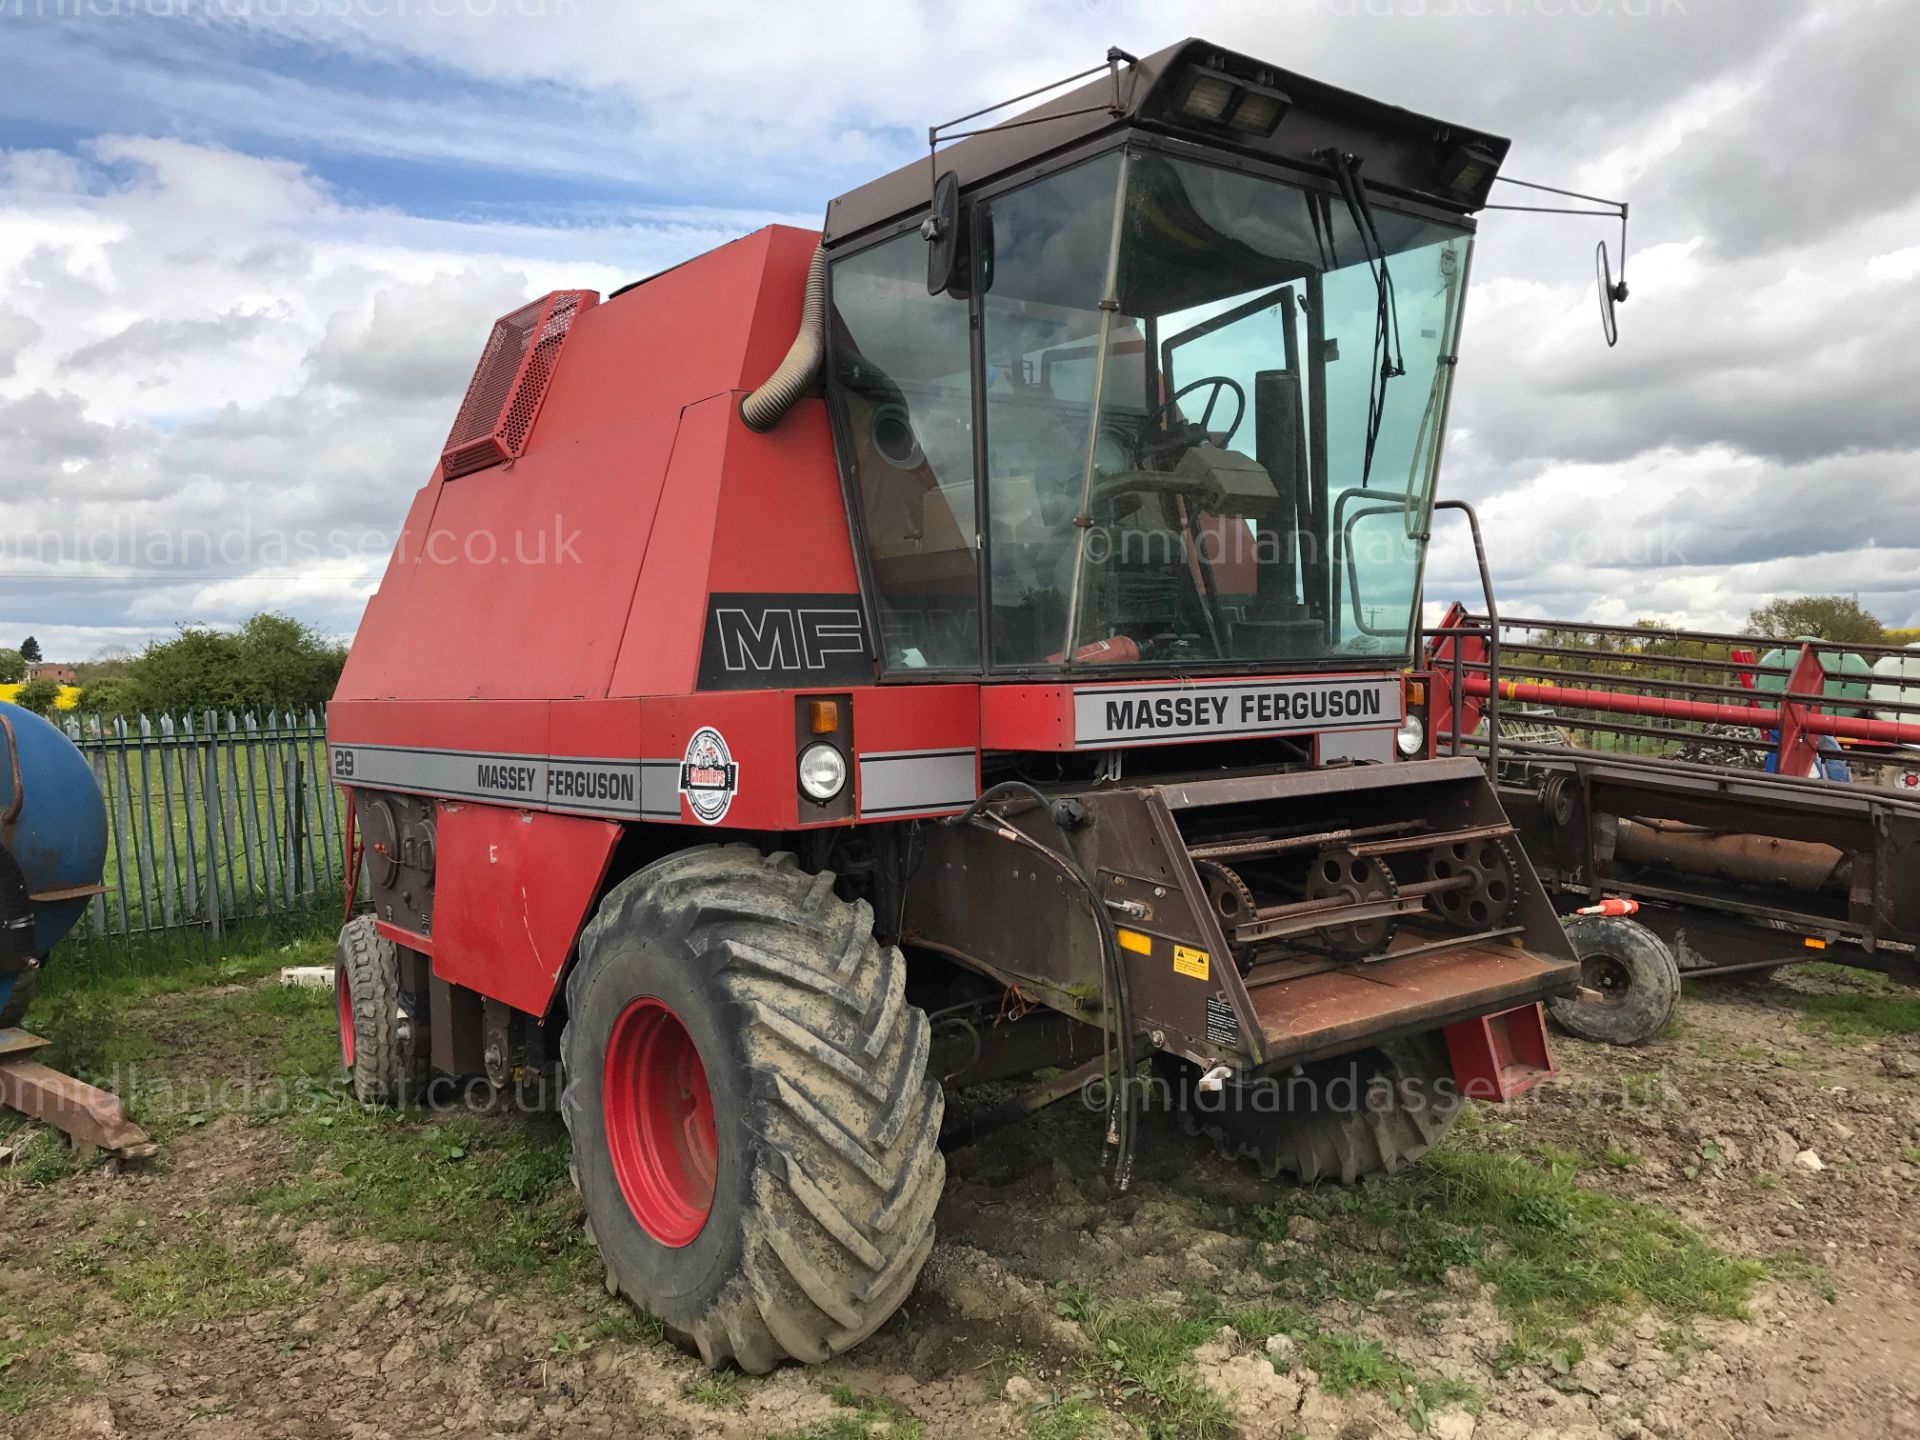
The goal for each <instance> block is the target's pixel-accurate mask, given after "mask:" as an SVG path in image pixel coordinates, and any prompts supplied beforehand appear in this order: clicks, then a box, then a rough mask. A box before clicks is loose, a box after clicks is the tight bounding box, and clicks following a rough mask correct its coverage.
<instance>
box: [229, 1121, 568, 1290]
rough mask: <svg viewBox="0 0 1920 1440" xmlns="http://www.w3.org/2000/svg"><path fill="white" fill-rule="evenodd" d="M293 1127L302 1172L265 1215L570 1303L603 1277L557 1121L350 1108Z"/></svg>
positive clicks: (267, 1196) (273, 1191)
mask: <svg viewBox="0 0 1920 1440" xmlns="http://www.w3.org/2000/svg"><path fill="white" fill-rule="evenodd" d="M291 1123H292V1127H293V1130H294V1133H295V1134H296V1135H297V1136H298V1137H299V1139H300V1145H299V1148H298V1149H297V1151H296V1153H295V1155H294V1158H293V1168H294V1170H295V1172H296V1173H295V1174H294V1175H293V1176H291V1177H290V1178H288V1179H286V1180H283V1181H280V1182H279V1183H277V1184H273V1185H270V1186H267V1187H265V1188H264V1189H262V1190H259V1191H256V1192H254V1193H253V1194H252V1196H251V1197H250V1198H251V1200H252V1201H253V1203H254V1205H255V1206H256V1207H258V1208H259V1209H260V1210H261V1211H263V1212H264V1213H266V1214H269V1215H292V1216H298V1217H301V1218H303V1219H308V1220H321V1221H325V1222H328V1223H330V1224H331V1225H332V1226H333V1228H334V1229H335V1230H336V1231H337V1232H338V1233H340V1234H343V1235H345V1234H355V1235H362V1236H368V1237H371V1238H373V1239H376V1240H385V1241H389V1242H391V1243H393V1244H395V1245H400V1246H403V1247H407V1249H408V1250H409V1251H411V1252H412V1253H413V1254H414V1255H415V1256H416V1259H417V1263H419V1264H420V1265H422V1266H423V1267H424V1268H426V1269H428V1270H431V1269H433V1268H434V1267H435V1265H436V1263H437V1261H438V1260H439V1258H440V1255H441V1254H442V1253H445V1254H451V1255H452V1256H455V1257H457V1258H458V1259H459V1260H460V1261H461V1262H463V1263H464V1264H465V1265H466V1266H468V1267H469V1268H470V1269H472V1270H473V1271H474V1272H476V1273H477V1274H479V1275H480V1276H482V1277H486V1278H489V1279H505V1278H509V1277H516V1276H518V1277H531V1276H536V1275H537V1276H540V1277H542V1278H543V1279H545V1280H546V1281H547V1282H548V1283H549V1284H550V1285H552V1287H553V1288H554V1289H555V1290H556V1291H561V1292H564V1291H566V1290H570V1289H572V1288H573V1287H574V1286H575V1285H577V1284H578V1283H579V1282H581V1281H582V1280H584V1279H585V1278H587V1276H588V1275H589V1273H590V1272H591V1270H592V1268H593V1264H594V1256H593V1247H592V1246H590V1245H589V1244H588V1243H587V1241H586V1237H585V1235H584V1234H583V1233H582V1231H581V1227H580V1207H579V1202H578V1198H577V1197H576V1196H575V1194H574V1191H573V1186H572V1184H571V1183H570V1182H569V1180H568V1178H567V1157H568V1147H567V1138H566V1134H565V1132H564V1131H563V1130H562V1129H561V1128H560V1125H559V1122H558V1121H555V1120H546V1119H535V1118H523V1117H501V1116H482V1115H469V1114H463V1113H453V1114H445V1115H431V1116H430V1115H428V1114H427V1113H425V1112H423V1111H401V1112H398V1113H395V1112H391V1111H376V1110H363V1109H361V1108H360V1107H359V1106H357V1105H354V1104H351V1103H349V1102H347V1101H345V1100H340V1101H337V1102H336V1103H335V1104H334V1105H333V1106H331V1107H330V1108H326V1109H318V1110H315V1111H312V1112H310V1113H306V1114H301V1115H297V1116H295V1117H294V1118H293V1120H292V1122H291ZM422 1247H426V1248H424V1249H423V1248H422Z"/></svg>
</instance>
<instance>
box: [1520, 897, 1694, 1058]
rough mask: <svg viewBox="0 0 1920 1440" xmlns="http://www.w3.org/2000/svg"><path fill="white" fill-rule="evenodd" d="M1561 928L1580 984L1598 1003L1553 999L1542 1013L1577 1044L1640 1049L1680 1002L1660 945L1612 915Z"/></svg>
mask: <svg viewBox="0 0 1920 1440" xmlns="http://www.w3.org/2000/svg"><path fill="white" fill-rule="evenodd" d="M1563 928H1564V929H1565V930H1566V932H1567V939H1568V941H1569V942H1570V943H1571V944H1572V945H1573V953H1574V956H1575V958H1577V959H1578V960H1579V961H1580V983H1581V984H1582V985H1583V986H1585V987H1586V988H1587V989H1589V990H1596V991H1598V992H1599V994H1600V998H1599V999H1598V1000H1583V999H1581V998H1580V997H1579V996H1577V995H1563V996H1558V997H1556V998H1555V999H1552V1000H1549V1001H1548V1002H1547V1013H1548V1014H1550V1015H1551V1016H1553V1018H1554V1020H1555V1021H1556V1022H1557V1023H1558V1024H1559V1025H1560V1027H1561V1028H1562V1029H1564V1030H1565V1031H1567V1033H1568V1034H1570V1035H1575V1036H1578V1037H1579V1038H1580V1039H1582V1040H1597V1041H1601V1042H1603V1043H1605V1044H1608V1045H1644V1044H1645V1043H1646V1042H1647V1041H1649V1040H1651V1039H1652V1038H1653V1037H1654V1036H1655V1035H1658V1034H1659V1033H1660V1031H1661V1029H1662V1027H1664V1026H1665V1025H1666V1023H1667V1021H1668V1020H1670V1019H1672V1018H1673V1007H1674V1006H1675V1005H1676V1004H1678V1003H1679V1000H1680V966H1679V965H1678V963H1676V962H1675V960H1674V958H1673V952H1672V951H1671V950H1669V949H1668V948H1667V944H1666V942H1665V941H1664V940H1662V939H1661V938H1660V937H1659V936H1658V935H1656V934H1654V933H1653V931H1651V930H1649V929H1648V928H1647V927H1646V926H1644V925H1642V924H1641V923H1640V922H1639V921H1637V920H1628V919H1626V918H1624V917H1622V916H1616V915H1573V916H1570V917H1568V918H1567V919H1566V920H1565V921H1564V922H1563Z"/></svg>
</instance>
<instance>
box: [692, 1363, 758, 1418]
mask: <svg viewBox="0 0 1920 1440" xmlns="http://www.w3.org/2000/svg"><path fill="white" fill-rule="evenodd" d="M746 1388H747V1377H746V1376H744V1375H742V1374H741V1373H740V1372H739V1371H738V1370H717V1371H715V1372H714V1373H713V1374H711V1375H701V1376H699V1377H698V1378H696V1379H693V1380H689V1381H688V1382H687V1383H686V1384H685V1385H683V1386H682V1387H681V1389H680V1393H681V1394H682V1395H684V1396H686V1397H687V1399H689V1400H691V1401H693V1403H694V1404H696V1405H710V1406H712V1407H713V1408H714V1409H716V1410H725V1409H731V1408H732V1407H733V1406H735V1405H738V1404H739V1403H740V1401H741V1397H742V1396H743V1394H744V1393H745V1391H746Z"/></svg>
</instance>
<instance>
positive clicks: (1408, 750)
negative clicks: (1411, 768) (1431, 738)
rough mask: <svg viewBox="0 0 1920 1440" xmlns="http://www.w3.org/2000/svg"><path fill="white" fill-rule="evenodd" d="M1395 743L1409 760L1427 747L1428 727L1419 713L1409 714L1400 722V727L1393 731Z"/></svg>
mask: <svg viewBox="0 0 1920 1440" xmlns="http://www.w3.org/2000/svg"><path fill="white" fill-rule="evenodd" d="M1393 744H1394V748H1395V749H1397V750H1398V751H1399V752H1400V753H1401V754H1402V755H1403V756H1405V757H1406V758H1407V759H1409V760H1411V759H1412V758H1413V757H1414V756H1416V755H1418V754H1419V753H1420V752H1421V751H1422V750H1424V749H1426V748H1427V727H1426V726H1425V725H1423V724H1421V723H1420V717H1419V716H1418V715H1409V716H1407V718H1406V719H1404V720H1402V721H1401V722H1400V728H1399V729H1398V730H1396V731H1394V732H1393Z"/></svg>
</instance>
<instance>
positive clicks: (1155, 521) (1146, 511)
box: [832, 148, 1470, 669]
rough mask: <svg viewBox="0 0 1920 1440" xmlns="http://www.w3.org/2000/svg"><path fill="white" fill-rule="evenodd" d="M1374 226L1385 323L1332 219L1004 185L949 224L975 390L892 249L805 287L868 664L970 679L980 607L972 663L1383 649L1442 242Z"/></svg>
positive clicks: (1325, 654) (1315, 211) (1348, 227)
mask: <svg viewBox="0 0 1920 1440" xmlns="http://www.w3.org/2000/svg"><path fill="white" fill-rule="evenodd" d="M1374 220H1375V224H1376V227H1377V229H1378V232H1379V235H1380V240H1381V248H1382V250H1384V251H1385V253H1386V259H1387V266H1386V268H1387V271H1388V274H1389V276H1390V282H1391V285H1392V288H1393V297H1394V301H1395V303H1394V305H1393V307H1392V311H1391V319H1392V320H1393V321H1394V322H1397V323H1395V324H1393V325H1392V326H1391V329H1390V328H1389V324H1388V319H1389V310H1388V306H1387V301H1386V298H1385V296H1384V293H1383V290H1384V285H1383V281H1382V276H1381V267H1379V266H1376V265H1370V264H1369V263H1368V258H1367V256H1366V253H1365V251H1364V250H1363V248H1362V243H1361V232H1360V231H1359V230H1358V229H1356V227H1355V224H1354V221H1353V218H1352V217H1351V216H1350V215H1349V213H1348V211H1347V208H1346V206H1345V205H1344V203H1343V202H1342V201H1341V200H1340V199H1339V198H1338V196H1337V195H1334V194H1331V193H1328V194H1324V195H1323V194H1321V193H1320V192H1318V191H1308V190H1304V189H1301V188H1298V187H1296V186H1292V185H1289V184H1286V183H1283V182H1280V181H1277V180H1272V179H1268V178H1264V177H1261V176H1257V175H1253V174H1250V173H1247V172H1244V171H1240V170H1232V169H1227V168H1224V167H1219V166H1215V165H1210V164H1205V163H1201V162H1197V161H1192V160H1187V159H1183V158H1178V157H1174V156H1170V155H1167V154H1165V153H1163V152H1160V151H1158V150H1150V149H1144V148H1141V149H1129V150H1126V151H1115V152H1110V153H1108V154H1106V155H1103V156H1099V157H1097V158H1095V159H1092V160H1089V161H1086V162H1083V163H1081V164H1080V165H1078V166H1075V167H1073V168H1071V169H1068V170H1064V171H1061V172H1059V173H1057V174H1055V175H1052V176H1048V177H1046V178H1044V179H1040V180H1036V181H1034V182H1032V183H1031V184H1028V185H1025V186H1022V187H1020V188H1018V189H1015V190H1011V191H1008V192H1006V193H1004V194H1002V195H999V196H996V197H993V198H992V199H990V200H987V201H983V202H981V204H980V207H979V213H978V215H977V217H976V221H975V227H974V231H973V237H974V247H973V248H974V252H975V253H974V256H973V265H974V286H975V289H976V292H977V294H976V295H975V296H974V297H972V300H971V304H972V306H973V307H974V308H975V309H977V311H978V316H979V333H980V338H981V346H980V351H981V354H980V356H979V361H980V363H979V364H978V366H977V373H976V368H975V367H974V366H972V365H971V364H970V363H969V339H968V327H969V325H970V323H971V322H970V314H969V302H968V301H967V300H964V299H959V298H956V297H953V296H949V295H941V296H929V295H927V293H926V288H925V284H924V261H925V255H924V242H920V241H919V239H918V237H917V236H914V235H911V234H909V235H906V236H902V237H899V239H896V240H893V241H890V242H888V243H887V244H885V245H882V246H878V247H875V248H874V249H872V250H869V251H865V252H861V253H860V254H857V255H854V256H851V257H849V258H848V259H847V260H845V261H843V262H841V263H839V264H837V265H836V266H835V267H834V279H833V293H834V302H835V323H834V331H833V337H832V340H833V351H834V379H835V384H836V391H837V394H838V397H839V400H840V404H841V405H842V407H843V409H842V419H843V422H844V423H845V425H846V428H847V433H848V435H849V437H850V438H851V439H852V442H853V443H852V447H851V448H852V452H853V456H852V458H853V461H854V467H855V471H856V478H857V481H858V488H859V492H860V497H861V506H862V511H863V520H864V522H865V526H864V529H865V540H866V545H867V548H868V555H867V560H868V570H869V574H870V577H871V579H872V582H873V584H874V587H875V590H876V598H877V600H878V602H879V604H878V608H879V611H880V618H881V631H882V636H881V638H882V641H883V645H884V649H885V658H886V661H887V663H888V666H889V668H890V669H898V668H915V667H920V666H933V667H944V666H971V667H976V668H977V667H978V666H979V664H980V659H981V657H980V654H979V650H980V640H979V638H978V637H979V634H980V631H981V628H982V627H981V626H980V624H979V610H978V607H979V602H980V599H981V598H982V597H984V598H985V600H986V603H987V604H988V606H989V614H988V617H987V621H988V623H987V625H986V626H985V627H984V628H985V633H986V636H987V646H988V654H987V656H986V657H985V659H986V662H987V664H988V666H989V667H991V668H1011V669H1033V668H1049V667H1054V666H1060V665H1064V664H1067V663H1069V662H1071V663H1073V664H1074V665H1075V666H1076V668H1077V667H1080V666H1112V665H1131V666H1140V667H1149V666H1151V667H1161V668H1173V669H1186V668H1189V667H1194V666H1203V667H1218V666H1226V667H1231V668H1235V669H1240V668H1253V669H1260V668H1271V667H1273V666H1274V665H1275V664H1276V663H1278V662H1295V663H1299V662H1311V661H1327V660H1337V659H1339V658H1340V657H1370V658H1373V659H1374V660H1375V661H1376V663H1377V661H1378V660H1379V659H1381V658H1397V657H1403V656H1405V655H1406V654H1408V653H1409V649H1410V641H1411V632H1412V630H1413V627H1414V623H1415V613H1414V612H1415V607H1416V604H1417V601H1418V595H1419V590H1420V570H1421V563H1422V560H1423V556H1424V549H1425V545H1424V538H1423V537H1424V535H1425V532H1426V528H1427V518H1428V514H1429V508H1430V505H1431V500H1432V487H1433V479H1434V473H1435V470H1436V467H1437V463H1438V458H1439V447H1440V435H1441V430H1442V424H1443V420H1444V416H1445V411H1446V401H1447V392H1448V385H1449V383H1450V381H1451V378H1452V369H1453V366H1452V357H1453V352H1454V344H1455V338H1456V333H1457V328H1458V323H1459V309H1460V298H1461V294H1462V290H1463V285H1464V280H1465V273H1466V267H1467V257H1468V247H1469V244H1470V240H1469V237H1468V235H1467V234H1466V232H1465V231H1463V230H1462V229H1460V228H1458V227H1457V226H1449V225H1444V224H1441V223H1438V222H1435V221H1431V220H1427V219H1423V218H1419V217H1416V216H1411V215H1407V214H1404V213H1399V212H1395V211H1392V210H1389V209H1387V208H1385V207H1384V206H1381V207H1376V208H1375V211H1374ZM903 240H904V241H909V242H912V246H917V247H919V248H918V249H914V248H912V246H903V245H902V243H901V242H902V241H903ZM889 252H892V253H889ZM916 287H917V292H918V293H917V294H916V293H914V292H915V289H916ZM1103 302H1106V303H1103ZM1383 366H1385V367H1386V368H1390V369H1394V370H1397V371H1399V372H1400V373H1396V374H1392V375H1391V376H1390V377H1388V378H1386V379H1384V380H1383V379H1382V378H1381V373H1380V372H1381V370H1382V368H1383ZM974 385H978V386H979V387H980V391H981V397H980V398H981V401H982V403H981V405H980V406H979V407H978V410H977V411H976V409H975V407H974V406H973V403H972V400H973V395H972V390H973V386H974ZM976 416H978V417H979V418H980V419H983V420H984V427H985V429H984V435H976V434H975V433H974V432H975V428H976V425H977V423H978V421H977V419H976ZM981 474H983V475H984V485H985V490H986V494H985V496H984V501H985V503H984V506H982V505H980V504H979V498H980V497H978V495H977V493H976V485H977V483H978V477H979V475H981ZM982 511H984V520H985V530H984V546H982V545H981V539H982V535H981V533H980V532H981V527H980V525H979V523H978V521H979V519H980V518H981V512H982ZM982 550H984V553H981V551H982ZM982 566H983V567H984V570H985V575H984V580H983V577H982V576H981V575H980V573H979V572H980V567H982Z"/></svg>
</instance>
